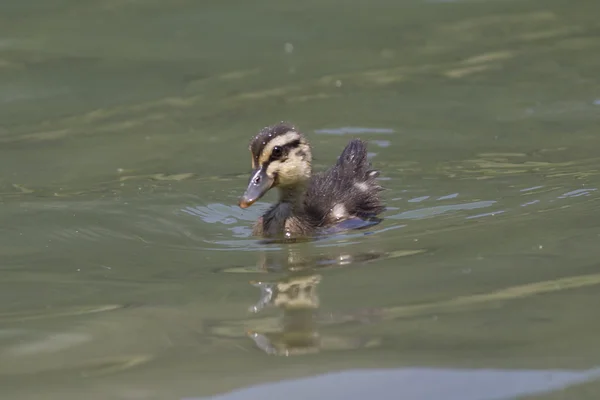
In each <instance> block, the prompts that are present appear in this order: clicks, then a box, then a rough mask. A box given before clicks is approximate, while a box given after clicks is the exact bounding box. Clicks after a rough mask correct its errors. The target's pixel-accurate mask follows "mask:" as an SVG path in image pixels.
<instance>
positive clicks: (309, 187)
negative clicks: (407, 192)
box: [239, 122, 385, 239]
mask: <svg viewBox="0 0 600 400" xmlns="http://www.w3.org/2000/svg"><path fill="white" fill-rule="evenodd" d="M249 150H250V153H251V154H252V174H251V176H250V180H249V182H248V187H247V189H246V191H245V193H244V194H243V196H242V197H241V198H240V201H239V206H240V207H241V208H247V207H250V206H251V205H252V204H253V203H254V202H255V201H257V200H258V199H260V198H261V197H262V196H263V195H264V194H265V193H267V192H268V191H269V190H270V189H271V188H277V189H278V191H279V202H278V203H276V204H274V205H273V206H272V207H271V208H270V209H269V210H267V211H266V212H265V213H264V215H263V216H262V217H261V218H259V220H258V221H257V222H256V224H255V225H254V228H253V231H252V233H253V235H255V236H262V237H265V238H273V237H281V236H283V237H284V238H285V239H292V238H298V237H310V236H313V235H314V234H316V233H319V231H321V230H324V229H326V228H331V227H334V226H336V225H338V224H340V223H341V222H343V221H347V220H353V219H360V220H369V219H373V218H375V217H376V216H377V215H378V214H380V213H381V212H382V211H383V210H384V209H385V206H384V205H383V204H382V202H381V199H380V192H381V191H382V190H383V188H382V187H381V186H380V185H379V184H378V183H377V182H376V178H377V177H378V176H379V172H378V171H376V170H373V169H371V164H370V163H369V161H368V160H367V146H366V144H365V142H363V141H362V140H360V139H354V140H352V141H350V143H348V145H347V146H346V148H344V150H343V151H342V154H341V155H340V156H339V158H338V160H337V162H336V164H335V165H334V166H332V167H331V168H330V169H328V170H327V171H324V172H321V173H319V174H316V175H312V168H311V162H312V151H311V146H310V144H309V143H308V141H307V140H306V137H305V136H304V135H303V134H302V133H301V132H300V131H299V130H298V129H296V127H295V126H294V125H292V124H289V123H286V122H281V123H279V124H276V125H273V126H268V127H265V128H263V129H262V130H261V131H260V132H259V133H258V134H257V135H256V136H255V137H254V138H252V140H251V141H250V146H249Z"/></svg>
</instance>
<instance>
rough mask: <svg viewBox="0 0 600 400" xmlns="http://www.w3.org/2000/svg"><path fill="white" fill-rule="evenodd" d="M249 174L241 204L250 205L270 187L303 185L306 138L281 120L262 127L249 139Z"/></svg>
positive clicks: (306, 172) (307, 174)
mask: <svg viewBox="0 0 600 400" xmlns="http://www.w3.org/2000/svg"><path fill="white" fill-rule="evenodd" d="M250 153H252V175H251V176H250V181H249V182H248V188H247V189H246V192H245V193H244V195H243V196H242V197H241V198H240V203H239V205H240V207H242V208H247V207H250V206H251V205H252V204H253V203H254V202H255V201H256V200H258V199H260V198H261V197H262V196H263V195H264V194H265V193H267V192H268V191H269V189H271V188H273V187H278V188H280V189H282V190H286V191H287V190H289V189H294V188H295V187H303V186H304V185H305V184H306V183H307V182H308V180H309V179H310V175H311V166H310V163H311V160H312V156H311V152H310V145H309V144H308V141H307V140H306V138H305V137H304V135H302V133H300V132H299V131H298V130H297V129H296V128H295V127H294V126H293V125H291V124H288V123H285V122H281V123H279V124H277V125H273V126H268V127H266V128H263V129H262V130H261V131H260V132H259V133H258V135H256V136H255V137H254V138H253V139H252V140H251V141H250Z"/></svg>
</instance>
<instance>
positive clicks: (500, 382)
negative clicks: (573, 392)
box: [184, 368, 600, 400]
mask: <svg viewBox="0 0 600 400" xmlns="http://www.w3.org/2000/svg"><path fill="white" fill-rule="evenodd" d="M598 377H600V368H595V369H589V370H582V371H577V370H503V369H482V370H476V369H450V368H398V369H371V370H351V371H343V372H337V373H331V374H324V375H318V376H313V377H309V378H304V379H296V380H286V381H281V382H277V383H270V384H262V385H256V386H253V387H249V388H244V389H241V390H236V391H233V392H230V393H226V394H223V395H219V396H214V397H211V398H212V399H214V400H237V399H261V398H285V399H289V400H292V399H307V398H308V399H342V398H343V399H364V398H366V397H367V396H368V397H370V398H376V399H390V400H392V399H393V400H396V399H411V400H439V399H444V400H492V399H494V400H497V399H514V398H516V397H521V396H527V395H535V394H543V393H549V392H553V391H556V390H560V389H565V388H567V387H569V386H573V385H577V384H581V383H585V382H589V381H592V380H594V379H598ZM193 399H196V400H199V399H200V398H198V397H196V398H189V397H188V398H185V399H184V400H193Z"/></svg>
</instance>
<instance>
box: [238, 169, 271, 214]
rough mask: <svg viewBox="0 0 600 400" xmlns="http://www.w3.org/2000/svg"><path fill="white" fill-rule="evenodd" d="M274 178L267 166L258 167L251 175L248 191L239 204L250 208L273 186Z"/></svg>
mask: <svg viewBox="0 0 600 400" xmlns="http://www.w3.org/2000/svg"><path fill="white" fill-rule="evenodd" d="M273 182H274V179H273V178H271V177H269V176H268V175H267V168H266V167H265V166H262V167H259V168H256V169H255V170H254V171H252V175H250V181H249V182H248V187H247V188H246V191H245V192H244V194H243V195H242V197H241V198H240V202H239V206H240V207H241V208H248V207H250V206H251V205H252V204H254V202H255V201H256V200H258V199H260V198H261V197H262V196H264V194H265V193H267V192H268V191H269V189H271V187H272V186H273Z"/></svg>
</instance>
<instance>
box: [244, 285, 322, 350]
mask: <svg viewBox="0 0 600 400" xmlns="http://www.w3.org/2000/svg"><path fill="white" fill-rule="evenodd" d="M320 282H321V276H320V275H309V276H293V277H288V278H285V279H282V280H280V281H278V282H271V283H269V282H250V283H251V284H252V285H254V286H256V287H258V288H260V289H261V298H260V300H259V301H258V303H257V304H255V305H254V306H252V307H251V308H250V311H252V312H259V311H261V310H263V309H265V308H266V307H269V306H272V307H277V308H279V309H281V310H283V316H282V329H281V330H280V331H275V332H273V331H271V332H262V333H261V332H256V331H250V332H248V336H249V337H250V338H251V339H252V340H254V343H256V346H257V347H258V348H260V349H261V350H263V351H264V352H265V353H267V354H274V355H286V356H289V355H298V354H308V353H316V352H318V351H319V348H320V335H319V333H318V330H317V325H316V322H315V310H317V309H318V308H319V296H318V294H317V285H318V284H319V283H320Z"/></svg>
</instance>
